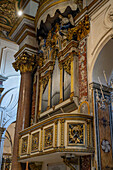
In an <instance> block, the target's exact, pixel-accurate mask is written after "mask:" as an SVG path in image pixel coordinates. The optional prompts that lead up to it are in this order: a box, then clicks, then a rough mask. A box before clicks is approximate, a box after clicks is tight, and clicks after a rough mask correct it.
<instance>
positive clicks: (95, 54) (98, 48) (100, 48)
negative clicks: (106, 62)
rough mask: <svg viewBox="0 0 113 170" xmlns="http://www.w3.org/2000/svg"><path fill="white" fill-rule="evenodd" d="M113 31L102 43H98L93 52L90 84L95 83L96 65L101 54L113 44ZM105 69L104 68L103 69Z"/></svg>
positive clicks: (102, 39)
mask: <svg viewBox="0 0 113 170" xmlns="http://www.w3.org/2000/svg"><path fill="white" fill-rule="evenodd" d="M112 37H113V31H112V30H110V31H109V32H108V33H107V34H106V35H104V36H103V37H102V38H101V39H100V41H99V42H98V43H97V45H96V46H95V48H94V50H93V52H92V58H93V59H92V62H91V67H90V73H91V74H90V77H89V79H90V82H94V78H93V77H94V69H95V65H96V62H97V61H98V58H99V56H100V54H101V52H102V51H103V49H104V48H106V45H108V44H109V42H110V41H112V42H113V39H112ZM103 69H104V68H103ZM103 83H104V84H105V81H103Z"/></svg>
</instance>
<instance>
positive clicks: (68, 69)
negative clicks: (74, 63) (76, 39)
mask: <svg viewBox="0 0 113 170" xmlns="http://www.w3.org/2000/svg"><path fill="white" fill-rule="evenodd" d="M63 66H64V70H65V71H66V72H67V73H68V74H70V75H71V59H70V58H69V59H68V60H66V61H65V62H64V64H63Z"/></svg>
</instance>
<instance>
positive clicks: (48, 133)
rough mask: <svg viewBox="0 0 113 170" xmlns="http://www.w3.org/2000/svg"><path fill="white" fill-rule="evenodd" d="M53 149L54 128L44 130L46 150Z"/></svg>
mask: <svg viewBox="0 0 113 170" xmlns="http://www.w3.org/2000/svg"><path fill="white" fill-rule="evenodd" d="M51 147H53V126H50V127H48V128H46V129H44V149H47V148H51Z"/></svg>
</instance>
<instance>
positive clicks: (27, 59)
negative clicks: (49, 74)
mask: <svg viewBox="0 0 113 170" xmlns="http://www.w3.org/2000/svg"><path fill="white" fill-rule="evenodd" d="M36 65H37V64H36V56H35V55H34V54H33V55H29V54H28V53H27V52H23V53H22V54H21V55H20V56H19V57H18V58H17V59H16V61H15V62H14V63H13V67H14V69H15V70H16V71H18V70H20V72H21V73H25V72H32V71H33V70H34V68H35V67H36Z"/></svg>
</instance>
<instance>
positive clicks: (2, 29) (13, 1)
mask: <svg viewBox="0 0 113 170" xmlns="http://www.w3.org/2000/svg"><path fill="white" fill-rule="evenodd" d="M25 1H26V0H0V37H4V38H6V37H7V35H8V33H9V32H10V30H11V28H12V27H13V26H14V24H15V23H16V21H17V19H18V16H17V11H18V10H19V9H20V8H21V7H22V5H23V4H24V3H25Z"/></svg>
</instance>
